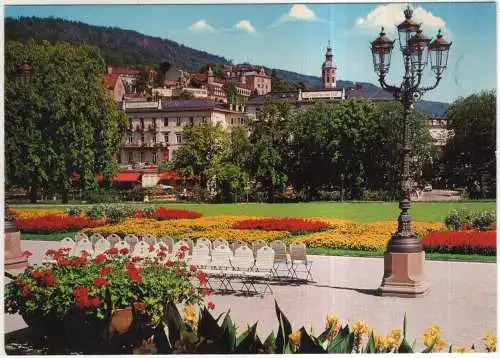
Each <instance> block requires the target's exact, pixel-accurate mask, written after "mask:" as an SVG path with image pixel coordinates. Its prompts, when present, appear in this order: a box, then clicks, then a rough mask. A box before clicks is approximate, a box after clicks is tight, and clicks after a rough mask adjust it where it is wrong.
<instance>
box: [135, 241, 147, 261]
mask: <svg viewBox="0 0 500 358" xmlns="http://www.w3.org/2000/svg"><path fill="white" fill-rule="evenodd" d="M149 246H150V245H149V244H148V243H147V242H146V241H144V240H141V241H139V242H138V243H137V244H135V246H134V250H133V251H132V257H134V256H137V257H140V258H141V259H145V258H146V257H150V253H149Z"/></svg>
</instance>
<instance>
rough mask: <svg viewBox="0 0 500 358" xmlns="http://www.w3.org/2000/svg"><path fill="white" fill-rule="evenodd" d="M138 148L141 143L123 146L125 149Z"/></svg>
mask: <svg viewBox="0 0 500 358" xmlns="http://www.w3.org/2000/svg"><path fill="white" fill-rule="evenodd" d="M140 146H141V143H137V142H132V143H130V142H126V143H125V144H124V147H125V148H137V147H140Z"/></svg>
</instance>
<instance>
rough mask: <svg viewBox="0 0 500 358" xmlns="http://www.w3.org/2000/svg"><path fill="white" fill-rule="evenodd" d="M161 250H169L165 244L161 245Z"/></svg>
mask: <svg viewBox="0 0 500 358" xmlns="http://www.w3.org/2000/svg"><path fill="white" fill-rule="evenodd" d="M160 250H161V251H167V250H168V247H167V246H165V245H160Z"/></svg>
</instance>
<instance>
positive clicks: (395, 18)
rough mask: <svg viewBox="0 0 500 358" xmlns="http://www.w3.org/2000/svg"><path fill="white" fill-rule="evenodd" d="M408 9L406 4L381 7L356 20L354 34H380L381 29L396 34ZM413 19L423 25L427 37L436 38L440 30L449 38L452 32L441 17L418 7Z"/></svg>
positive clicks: (414, 10) (415, 9)
mask: <svg viewBox="0 0 500 358" xmlns="http://www.w3.org/2000/svg"><path fill="white" fill-rule="evenodd" d="M406 7H407V5H406V4H404V3H398V4H388V5H379V6H377V7H376V8H375V9H373V10H372V11H371V12H370V13H368V15H366V17H360V18H358V19H356V24H355V26H354V28H353V32H361V33H370V34H374V33H375V32H378V30H380V28H381V27H384V28H385V31H386V32H387V33H388V34H389V33H390V34H393V35H394V34H395V33H396V27H395V26H396V25H399V24H400V23H401V22H403V21H404V15H403V10H404V9H405V8H406ZM413 18H414V19H415V21H416V22H417V23H422V30H423V31H424V33H425V34H426V35H427V37H430V38H431V37H434V36H435V35H436V33H437V30H438V29H442V30H443V32H444V34H445V36H446V37H447V38H449V37H450V30H449V29H447V28H446V22H445V21H444V20H443V19H442V18H441V17H439V16H435V15H434V14H432V13H431V12H430V11H427V10H425V9H424V8H423V7H421V6H418V7H416V8H414V9H413Z"/></svg>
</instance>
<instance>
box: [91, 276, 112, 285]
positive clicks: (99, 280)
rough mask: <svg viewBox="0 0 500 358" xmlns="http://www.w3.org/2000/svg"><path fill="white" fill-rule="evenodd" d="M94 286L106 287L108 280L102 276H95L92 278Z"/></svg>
mask: <svg viewBox="0 0 500 358" xmlns="http://www.w3.org/2000/svg"><path fill="white" fill-rule="evenodd" d="M94 286H95V287H107V286H109V282H108V280H106V279H104V278H100V277H97V278H96V279H95V280H94Z"/></svg>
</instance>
